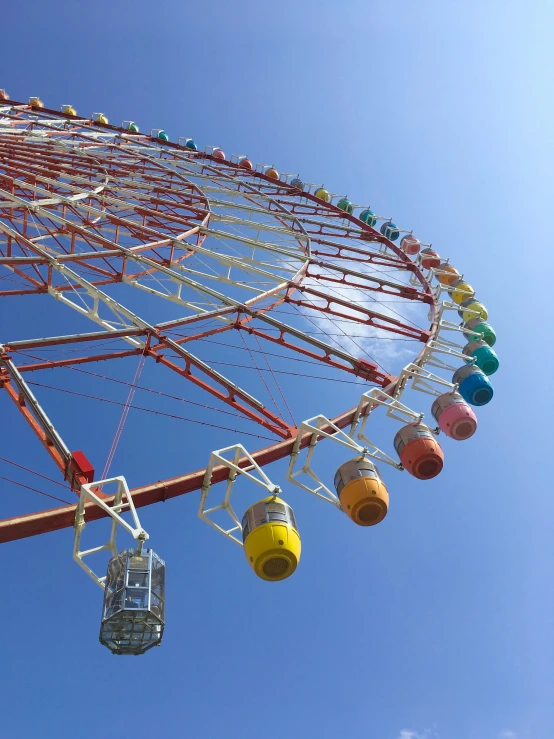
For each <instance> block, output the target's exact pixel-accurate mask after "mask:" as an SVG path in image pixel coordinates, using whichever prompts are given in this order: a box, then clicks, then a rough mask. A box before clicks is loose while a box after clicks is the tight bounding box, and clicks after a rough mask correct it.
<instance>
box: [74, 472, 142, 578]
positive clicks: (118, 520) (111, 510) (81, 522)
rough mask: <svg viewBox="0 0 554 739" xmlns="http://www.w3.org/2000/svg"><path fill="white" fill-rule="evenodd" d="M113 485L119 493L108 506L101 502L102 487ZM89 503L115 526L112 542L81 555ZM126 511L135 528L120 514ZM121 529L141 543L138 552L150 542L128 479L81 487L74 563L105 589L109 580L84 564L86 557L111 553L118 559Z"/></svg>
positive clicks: (114, 479) (100, 481)
mask: <svg viewBox="0 0 554 739" xmlns="http://www.w3.org/2000/svg"><path fill="white" fill-rule="evenodd" d="M111 483H116V484H117V491H116V493H115V496H114V499H113V501H112V502H111V504H110V505H108V503H106V501H105V500H104V499H103V498H101V497H100V496H99V495H98V493H99V491H100V488H101V487H103V486H104V485H109V484H111ZM87 500H88V501H91V502H93V503H94V504H95V505H97V506H98V507H99V508H101V509H102V510H103V511H104V512H105V513H107V514H108V516H109V517H110V518H111V519H112V525H111V533H110V538H109V539H108V541H107V542H106V543H105V544H101V545H100V546H96V547H93V548H92V549H85V550H82V551H81V549H80V545H81V536H82V533H83V530H84V528H85V525H86V524H85V504H86V502H87ZM125 510H128V511H129V512H130V514H131V518H132V521H133V524H134V525H133V526H132V525H131V524H130V523H129V522H128V521H126V520H125V519H124V518H123V517H122V516H121V513H122V512H123V511H125ZM118 526H121V527H122V528H124V529H125V530H126V531H127V532H128V533H129V534H131V536H132V537H133V539H135V540H136V541H138V542H139V549H140V548H142V544H143V542H145V541H146V540H147V539H149V536H148V534H147V533H146V531H145V530H144V529H143V528H142V526H141V525H140V521H139V517H138V514H137V511H136V508H135V505H134V503H133V499H132V497H131V493H130V491H129V486H128V485H127V482H126V480H125V478H124V477H110V478H107V479H106V480H98V481H97V482H90V483H86V484H85V485H82V486H81V490H80V493H79V503H78V505H77V510H76V511H75V524H74V530H75V538H74V542H73V559H74V560H75V561H76V562H77V564H78V565H79V566H80V567H82V568H83V570H84V571H85V572H86V573H87V575H89V576H90V577H91V578H92V579H93V580H94V582H95V583H96V584H97V585H99V586H100V587H101V588H104V587H105V580H106V576H105V575H104V576H103V577H99V576H98V575H97V574H96V573H95V572H94V571H93V570H92V569H91V568H90V567H89V566H88V565H87V564H85V562H84V561H83V559H84V558H85V557H88V556H89V555H90V554H96V553H97V552H103V551H108V552H110V553H111V554H112V556H114V557H115V555H116V554H117V547H116V537H117V527H118Z"/></svg>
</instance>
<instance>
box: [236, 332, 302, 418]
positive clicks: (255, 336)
mask: <svg viewBox="0 0 554 739" xmlns="http://www.w3.org/2000/svg"><path fill="white" fill-rule="evenodd" d="M241 337H242V333H241ZM254 338H255V339H256V343H257V345H258V346H259V348H260V352H261V354H262V356H263V358H264V361H265V363H266V364H267V368H268V369H269V371H270V372H271V376H272V377H273V382H274V383H275V385H276V386H277V390H278V391H279V394H280V395H281V398H282V399H283V403H284V404H285V408H286V409H287V411H288V414H289V416H290V418H291V421H292V424H293V426H294V427H295V428H297V427H298V424H297V423H296V421H295V419H294V416H293V415H292V411H291V409H290V407H289V404H288V403H287V399H286V397H285V395H284V393H283V391H282V390H281V386H280V385H279V382H278V380H277V378H276V377H275V374H274V372H273V368H272V366H271V365H270V363H269V362H268V359H267V356H266V353H265V352H264V350H263V348H262V345H261V342H260V339H259V338H258V336H257V335H254ZM243 340H244V339H243ZM254 351H256V350H255V349H254ZM310 364H315V362H313V363H312V362H310Z"/></svg>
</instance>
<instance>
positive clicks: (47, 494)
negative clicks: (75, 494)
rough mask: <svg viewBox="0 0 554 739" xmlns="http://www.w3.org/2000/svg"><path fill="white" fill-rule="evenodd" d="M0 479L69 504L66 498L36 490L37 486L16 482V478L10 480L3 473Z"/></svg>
mask: <svg viewBox="0 0 554 739" xmlns="http://www.w3.org/2000/svg"><path fill="white" fill-rule="evenodd" d="M0 480H6V482H11V483H12V484H13V485H19V487H21V488H26V489H27V490H32V491H33V492H34V493H39V495H44V496H45V497H46V498H51V499H52V500H57V501H59V502H60V503H65V504H66V505H71V503H70V502H69V501H68V500H64V499H63V498H58V497H56V496H55V495H50V493H45V492H44V491H43V490H38V489H37V488H33V487H31V486H30V485H25V484H24V483H22V482H18V481H17V480H12V479H11V478H10V477H4V476H3V475H0Z"/></svg>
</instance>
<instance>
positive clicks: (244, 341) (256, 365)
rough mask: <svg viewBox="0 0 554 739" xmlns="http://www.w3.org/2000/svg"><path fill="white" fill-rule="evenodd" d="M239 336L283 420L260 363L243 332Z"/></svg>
mask: <svg viewBox="0 0 554 739" xmlns="http://www.w3.org/2000/svg"><path fill="white" fill-rule="evenodd" d="M239 336H240V338H241V339H242V342H243V344H244V347H245V349H246V350H247V351H248V354H249V356H250V359H251V360H252V362H253V363H254V366H255V368H256V369H257V370H258V374H259V375H260V378H261V380H262V382H263V384H264V385H265V388H266V390H267V392H268V393H269V397H270V398H271V400H272V402H273V405H274V406H275V408H276V410H277V413H279V415H280V417H281V418H283V413H282V412H281V409H280V408H279V406H278V405H277V402H276V400H275V398H274V397H273V393H272V392H271V389H270V387H269V385H268V384H267V382H266V381H265V377H264V376H263V374H262V371H261V369H260V367H258V363H257V362H256V359H255V357H254V355H253V354H252V352H251V351H250V347H249V346H248V344H247V343H246V339H245V338H244V336H243V335H242V331H239Z"/></svg>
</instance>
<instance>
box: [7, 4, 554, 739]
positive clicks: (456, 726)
mask: <svg viewBox="0 0 554 739" xmlns="http://www.w3.org/2000/svg"><path fill="white" fill-rule="evenodd" d="M553 24H554V9H553V7H552V4H551V3H549V2H546V1H544V2H539V0H529V1H528V2H514V1H511V0H468V1H466V2H463V3H462V2H448V1H446V2H445V1H444V0H435V1H431V0H422V2H418V3H415V2H411V1H410V0H386V1H385V0H364V1H363V0H345V2H343V3H337V2H333V3H331V2H327V1H326V0H321V1H320V2H318V3H315V2H306V1H305V0H298V1H297V2H292V1H291V0H281V2H278V3H265V2H253V1H252V0H247V1H243V2H222V1H221V0H217V1H215V2H214V1H211V2H204V3H199V4H190V3H183V2H175V1H174V0H157V1H156V2H153V3H146V2H144V0H136V1H135V2H129V1H128V0H115V1H112V2H106V0H97V2H94V3H85V2H82V0H72V1H70V0H52V1H51V2H42V1H37V0H30V1H29V2H25V3H17V2H11V3H9V4H6V6H5V7H4V8H3V13H2V40H1V44H0V69H1V74H0V86H2V87H5V88H6V89H7V90H8V92H9V93H10V95H11V96H12V97H13V98H15V99H26V98H27V97H28V96H29V95H40V96H41V97H42V98H43V99H44V100H45V102H46V104H47V105H49V106H50V107H58V106H59V105H60V104H62V103H73V104H74V105H75V107H76V108H77V110H78V111H79V112H82V113H85V112H89V111H93V110H94V111H98V110H103V111H105V112H106V113H107V115H108V116H109V117H110V119H111V120H113V121H114V122H117V121H119V120H122V119H124V118H127V119H128V118H132V119H135V120H136V121H138V122H139V123H140V125H141V127H142V128H143V129H148V128H150V127H151V126H156V127H165V128H166V130H167V131H168V132H169V133H170V135H171V136H172V137H173V138H176V137H177V136H178V135H183V136H189V135H190V136H194V137H195V138H196V140H197V141H198V143H199V144H200V145H201V146H203V145H205V144H219V145H221V146H222V147H223V148H224V149H226V150H227V151H228V152H237V153H247V154H249V155H250V156H251V158H252V159H253V160H254V161H262V162H274V163H275V164H276V165H277V166H278V167H279V168H280V169H281V170H282V171H287V172H300V173H301V174H302V176H304V177H305V179H307V180H309V181H312V182H314V181H322V182H325V183H327V184H328V185H329V187H330V188H331V189H332V190H333V191H335V192H347V193H348V195H349V196H350V197H351V199H352V200H353V201H354V202H357V203H358V202H370V203H371V205H372V206H374V208H375V209H376V210H377V211H379V212H381V213H384V214H389V213H390V214H392V215H393V216H394V218H395V220H396V222H397V223H399V224H401V225H403V226H406V227H408V228H413V229H414V231H415V232H416V234H418V235H421V237H422V238H425V239H428V240H430V241H432V242H433V244H434V245H436V247H437V248H438V250H439V251H440V252H441V253H443V254H444V255H448V256H450V257H451V259H452V261H453V263H455V264H456V266H458V267H459V268H460V269H461V270H463V271H464V273H465V274H466V275H467V276H468V277H469V278H470V281H471V283H472V284H473V286H474V287H475V288H477V290H478V291H479V295H480V296H483V300H484V302H486V304H487V306H488V308H489V313H490V320H491V323H493V325H494V326H495V328H496V331H497V333H498V335H499V341H498V344H497V349H498V353H499V355H500V358H501V362H502V365H501V369H500V371H499V372H498V373H497V374H496V375H495V377H494V384H495V390H496V396H495V399H494V402H493V403H492V404H491V405H489V406H487V407H486V408H485V409H483V410H482V411H481V412H480V413H479V420H480V427H479V431H478V436H476V437H475V438H474V439H473V440H471V441H470V442H466V443H462V444H459V445H456V444H454V443H450V444H449V446H448V464H447V466H446V468H445V470H444V472H443V473H442V474H441V476H440V478H437V480H435V481H433V483H430V484H429V485H427V486H425V485H423V486H422V485H421V484H418V483H417V481H415V480H412V479H407V480H406V479H405V478H406V477H407V475H403V476H402V478H401V481H400V482H397V483H396V484H397V486H399V487H402V489H401V490H400V491H399V492H398V495H397V498H396V499H395V505H394V515H393V512H392V511H391V514H390V515H389V517H388V518H387V520H386V522H385V523H383V524H382V525H381V526H380V527H377V529H375V530H369V531H368V530H359V529H355V527H353V526H352V525H349V522H348V521H346V520H344V519H343V518H341V517H340V516H339V515H338V514H337V513H335V512H334V511H333V510H327V509H326V508H325V506H323V505H321V506H318V505H316V504H314V503H313V502H312V501H309V503H304V502H300V503H299V506H298V508H299V511H300V512H301V514H302V519H301V522H302V525H303V541H304V544H305V549H304V554H303V560H302V563H301V567H300V568H299V570H298V572H297V573H296V574H295V576H294V577H293V578H291V580H289V581H287V582H286V583H283V584H281V585H276V586H271V585H267V584H265V583H262V582H258V581H256V579H255V578H254V577H253V575H252V573H251V572H250V571H249V569H248V568H247V567H246V565H245V563H244V562H243V560H242V555H241V554H240V552H238V554H237V553H236V552H234V551H233V549H232V547H231V545H230V544H228V543H227V542H225V541H224V540H223V539H222V538H221V540H220V537H218V536H217V535H216V534H214V533H212V532H211V531H210V530H208V529H207V527H205V526H203V525H202V524H201V523H200V522H199V521H198V520H197V519H196V507H197V498H196V496H195V495H191V496H189V497H188V498H183V499H180V500H178V501H173V502H171V503H167V504H165V505H159V506H155V507H153V508H152V509H149V510H148V512H145V513H144V519H145V520H144V523H145V525H146V526H147V528H148V529H149V531H151V533H152V535H153V544H154V545H155V548H156V549H157V550H159V551H160V554H161V555H162V556H163V557H164V558H165V559H166V561H167V563H168V568H169V569H168V573H169V574H168V599H169V600H168V614H167V617H168V628H167V633H166V637H165V641H164V644H163V646H162V648H161V649H156V650H153V651H152V652H151V653H149V654H148V655H146V656H145V657H143V658H140V659H131V658H116V657H113V656H112V655H110V654H109V653H108V651H107V650H105V649H103V648H102V647H100V646H99V644H98V643H97V641H96V639H97V631H98V621H99V617H100V592H99V590H98V589H97V588H95V586H94V585H93V584H92V583H91V582H89V581H87V579H86V577H85V576H84V574H82V573H81V572H80V571H79V570H78V568H77V567H76V565H74V564H73V563H72V561H71V532H69V531H63V532H59V533H57V534H54V535H50V536H48V537H42V538H38V539H33V540H29V541H22V542H17V543H14V544H9V545H6V546H5V547H4V548H3V549H2V554H3V570H4V583H5V585H4V593H5V596H4V607H3V609H2V622H3V628H2V634H3V638H2V640H1V642H0V656H1V662H2V666H3V669H2V672H1V677H0V696H1V702H0V705H2V708H3V710H2V719H1V724H0V736H2V737H3V738H4V737H5V738H6V739H27V738H30V737H36V736H41V737H56V739H65V738H66V737H67V738H68V739H69V738H71V739H75V737H77V738H78V739H96V738H97V737H106V739H112V738H114V739H115V737H120V736H124V735H125V736H127V735H129V734H133V735H134V734H140V735H141V736H156V737H164V738H165V737H167V738H168V739H172V738H173V737H184V736H186V737H189V736H190V737H198V738H202V739H220V738H223V737H231V739H235V738H236V739H238V738H239V737H240V739H254V738H256V739H258V738H261V739H280V738H281V737H285V736H286V737H288V738H290V739H301V738H302V739H307V738H311V737H314V738H315V737H317V739H331V738H333V739H335V737H341V738H344V739H551V737H553V736H554V700H553V699H552V686H553V684H554V667H553V661H552V655H553V653H554V652H553V650H554V636H553V635H554V618H553V615H552V614H553V613H554V577H553V575H554V567H553V562H554V536H553V534H554V524H553V522H554V499H553V496H552V473H551V470H550V468H549V461H548V460H549V459H550V458H551V456H550V455H551V454H552V422H551V419H550V418H549V417H548V416H549V414H550V416H551V415H552V409H553V407H554V404H553V394H552V384H551V367H552V362H553V360H554V353H553V350H552V326H551V320H552V309H551V300H552V281H551V280H552V274H553V270H554V264H553V259H552V248H551V244H550V243H549V239H550V233H549V229H550V227H549V226H548V222H549V218H550V214H551V212H552V202H553V197H554V186H553V175H552V172H553V168H554V155H553V143H554V142H553V139H554V136H553V131H554V126H553V120H554V109H553V104H552V100H553V71H552V70H553V69H554V52H553V46H552V28H553ZM0 320H1V321H2V330H1V334H2V336H1V337H0V338H1V339H2V340H4V339H5V338H6V334H7V333H10V328H11V326H12V320H15V319H14V318H13V316H10V313H9V310H8V309H6V308H4V306H2V313H1V314H0ZM9 338H13V337H12V336H11V333H10V337H9ZM1 409H2V414H3V415H6V414H7V410H8V406H7V404H6V403H5V401H3V403H2V406H1ZM11 418H12V417H11V416H10V419H11ZM114 418H115V416H114ZM17 420H18V421H19V419H17ZM10 423H11V421H10ZM145 431H146V429H145ZM8 433H9V426H6V425H4V426H3V437H6V435H7V434H8ZM91 433H92V432H91ZM4 443H5V445H6V446H8V447H9V440H7V439H5V440H4ZM10 451H11V452H13V456H14V458H16V457H17V451H18V450H17V449H11V450H10ZM191 451H192V453H194V443H191V445H190V446H189V448H188V453H190V452H191ZM7 456H9V455H7ZM19 458H21V457H19ZM42 460H43V457H42V456H41V453H40V450H38V451H37V453H36V456H33V458H32V459H31V460H29V462H30V463H31V466H33V467H34V468H35V469H36V468H39V467H40V464H41V461H42ZM133 462H134V460H133V458H132V454H131V453H130V452H129V454H128V455H127V456H121V457H119V459H118V464H119V467H120V468H123V467H127V468H129V467H132V465H133ZM204 463H205V460H198V462H197V463H196V464H192V463H190V462H187V468H189V469H190V468H191V467H199V466H201V465H202V464H204ZM155 469H156V468H155V460H153V461H152V475H151V478H155V477H156V472H155ZM332 471H333V470H331V469H329V470H328V472H329V474H330V475H331V474H332ZM277 473H280V470H279V469H278V470H277ZM3 474H5V473H3ZM13 494H14V491H13V490H11V489H8V487H7V486H6V487H5V488H4V489H2V491H1V493H0V495H1V496H2V498H0V499H3V498H4V496H9V495H13ZM295 505H296V504H295ZM320 530H322V531H324V533H325V536H324V537H323V538H322V537H321V535H319V531H320ZM229 547H231V549H229ZM233 554H235V555H236V556H235V557H234V558H233V557H232V555H233Z"/></svg>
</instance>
